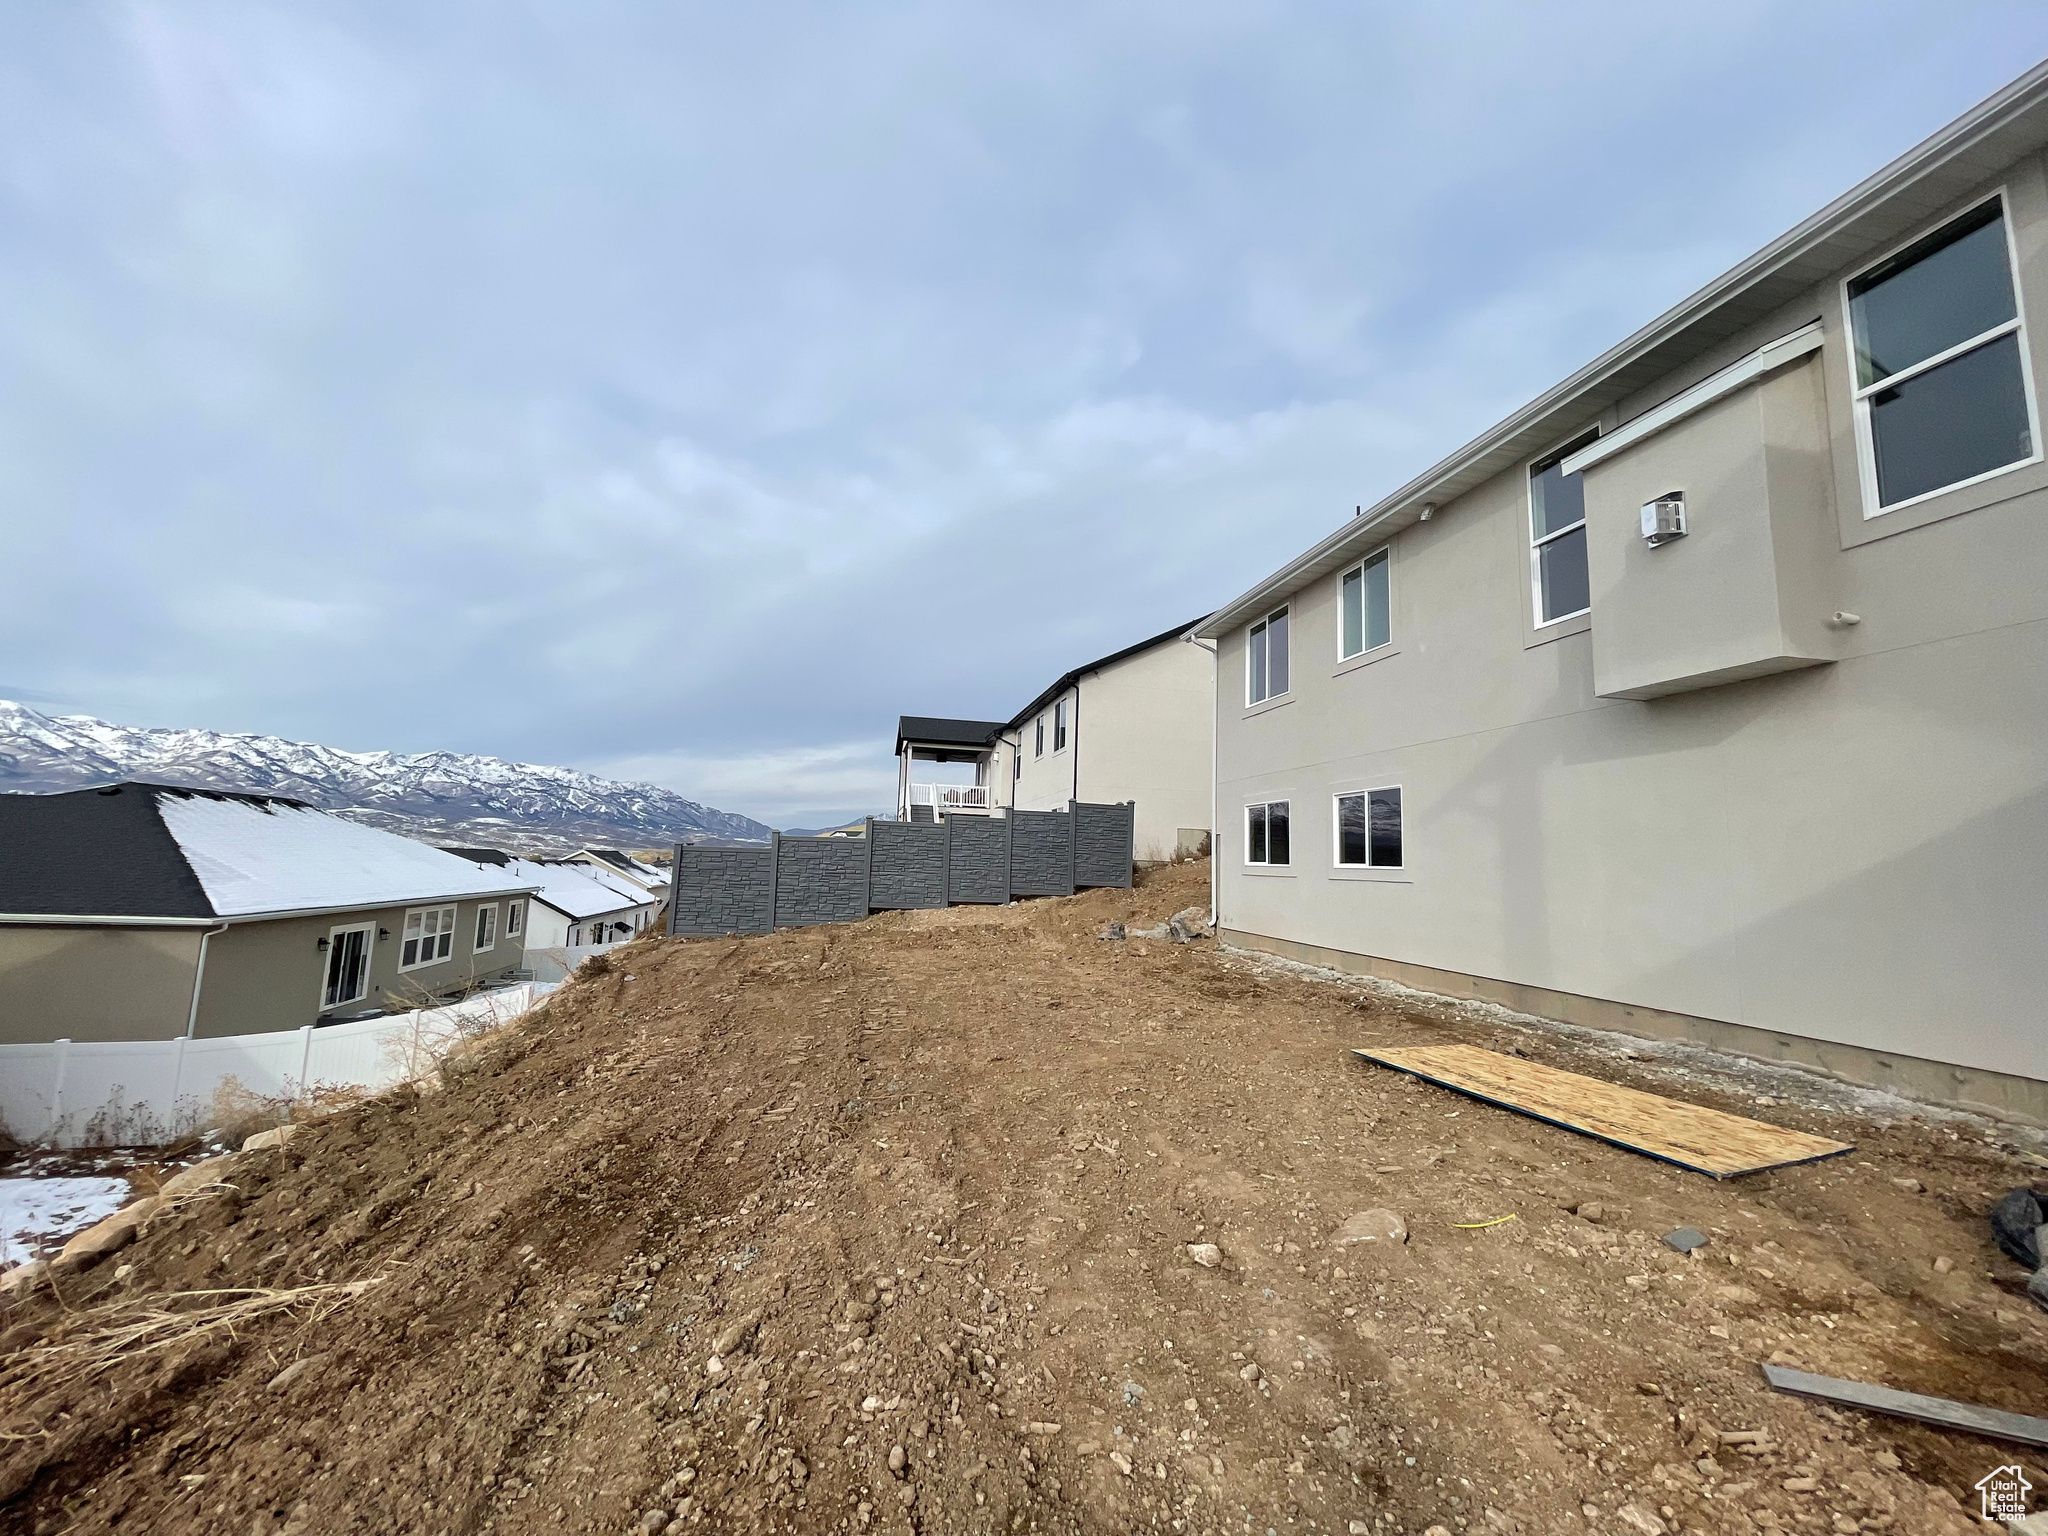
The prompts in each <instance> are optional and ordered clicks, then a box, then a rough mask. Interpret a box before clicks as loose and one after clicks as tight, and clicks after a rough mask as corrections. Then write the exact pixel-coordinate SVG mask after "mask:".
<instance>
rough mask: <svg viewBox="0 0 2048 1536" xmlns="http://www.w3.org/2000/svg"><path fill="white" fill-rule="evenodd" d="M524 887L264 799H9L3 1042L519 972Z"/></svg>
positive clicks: (367, 1005)
mask: <svg viewBox="0 0 2048 1536" xmlns="http://www.w3.org/2000/svg"><path fill="white" fill-rule="evenodd" d="M531 889H532V883H531V882H526V881H521V880H518V879H513V878H508V877H507V876H506V875H505V874H504V873H503V872H502V871H497V870H492V871H481V870H479V869H477V868H476V867H475V866H474V865H471V864H465V863H464V862H463V861H462V860H460V859H455V858H450V857H449V856H448V855H447V854H445V853H442V852H441V851H440V850H439V849H436V848H429V847H427V846H426V845H425V844H423V843H416V842H413V841H412V840H411V839H409V838H404V837H399V836H397V835H396V834H394V833H390V832H379V831H376V830H374V829H372V828H369V827H362V826H357V825H356V824H355V823H354V822H350V821H344V820H342V819H341V818H340V817H338V816H334V815H330V814H329V813H327V812H326V811H319V810H314V809H313V808H311V807H310V806H307V805H303V804H301V803H300V802H299V801H296V800H288V799H284V798H281V797H279V796H275V795H239V794H223V793H219V792H216V791H211V790H196V789H178V788H172V787H169V786H165V785H160V784H143V783H125V784H110V785H106V786H104V787H102V788H98V789H81V790H72V791H69V792H67V793H64V794H50V795H0V1041H9V1042H16V1041H33V1040H54V1039H62V1038H69V1039H73V1040H134V1039H151V1038H156V1039H161V1038H165V1037H168V1036H175V1035H237V1034H249V1033H258V1032H262V1031H267V1030H277V1029H291V1028H295V1027H297V1026H299V1025H301V1024H315V1023H334V1022H337V1021H339V1020H342V1019H349V1018H360V1017H364V1016H367V1015H374V1014H377V1013H380V1012H385V1011H388V1010H393V1009H403V1008H412V1007H418V1006H421V1005H422V1004H424V1003H427V1002H429V1001H433V1000H438V999H441V998H446V997H452V996H459V995H460V994H462V993H464V992H466V991H469V990H472V989H474V988H475V987H477V986H479V985H484V984H489V983H492V982H506V981H510V980H512V979H514V978H515V977H516V976H518V974H519V973H520V972H522V971H523V970H524V968H525V956H524V946H523V945H522V943H521V941H520V937H519V929H520V926H521V921H520V919H521V917H522V915H523V912H524V908H525V904H526V900H527V894H528V892H529V891H530V890H531Z"/></svg>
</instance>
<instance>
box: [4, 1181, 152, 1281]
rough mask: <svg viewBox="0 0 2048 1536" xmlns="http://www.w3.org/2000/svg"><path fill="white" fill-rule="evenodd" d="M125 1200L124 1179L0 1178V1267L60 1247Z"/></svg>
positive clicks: (126, 1188) (122, 1204)
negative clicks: (67, 1239)
mask: <svg viewBox="0 0 2048 1536" xmlns="http://www.w3.org/2000/svg"><path fill="white" fill-rule="evenodd" d="M127 1203H128V1181H127V1180H126V1179H106V1178H58V1179H19V1178H9V1179H0V1267H4V1266H6V1265H9V1264H22V1263H26V1262H27V1261H28V1260H30V1259H32V1258H34V1257H36V1255H37V1254H39V1253H45V1252H48V1251H49V1250H51V1249H54V1248H56V1247H58V1246H60V1245H61V1244H62V1243H63V1241H64V1240H65V1239H66V1238H69V1237H71V1236H72V1235H74V1234H75V1233H79V1232H83V1231H84V1230H85V1229H86V1228H87V1227H89V1226H91V1225H92V1224H93V1223H94V1222H96V1221H98V1220H99V1219H100V1218H101V1217H104V1216H111V1215H113V1214H114V1212H116V1211H118V1210H119V1209H121V1207H122V1206H124V1205H126V1204H127Z"/></svg>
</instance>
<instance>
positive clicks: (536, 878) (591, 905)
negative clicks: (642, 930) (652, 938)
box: [505, 858, 648, 921]
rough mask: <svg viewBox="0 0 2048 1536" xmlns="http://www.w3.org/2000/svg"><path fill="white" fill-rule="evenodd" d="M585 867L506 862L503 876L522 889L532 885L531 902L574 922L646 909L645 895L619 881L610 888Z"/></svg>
mask: <svg viewBox="0 0 2048 1536" xmlns="http://www.w3.org/2000/svg"><path fill="white" fill-rule="evenodd" d="M596 873H597V872H596V871H595V870H593V869H592V868H591V867H590V866H589V865H588V864H553V863H549V864H540V863H535V862H533V861H531V860H528V859H516V858H515V859H507V860H506V861H505V875H506V877H507V878H509V879H513V880H517V881H518V882H520V884H522V885H536V886H539V887H540V889H539V890H537V891H536V892H534V899H535V900H537V901H544V902H546V903H547V904H548V905H549V906H551V907H553V908H554V909H555V910H556V911H557V912H559V913H561V914H562V915H563V916H564V917H573V918H575V919H577V920H578V921H581V920H582V919H584V918H586V917H602V916H604V915H605V914H606V913H608V912H626V911H630V910H631V909H633V908H634V907H644V906H646V905H647V901H648V898H647V893H646V892H645V891H643V890H640V889H639V888H638V887H636V886H629V885H627V882H626V881H625V880H624V879H623V878H622V879H620V880H619V882H618V884H617V885H611V884H608V883H606V882H605V881H603V880H600V879H597V878H595V876H596Z"/></svg>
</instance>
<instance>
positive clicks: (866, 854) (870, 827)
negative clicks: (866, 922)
mask: <svg viewBox="0 0 2048 1536" xmlns="http://www.w3.org/2000/svg"><path fill="white" fill-rule="evenodd" d="M864 826H865V829H866V830H865V835H863V836H862V838H861V867H860V910H861V915H862V916H866V915H867V914H868V913H870V912H872V911H874V910H875V818H874V817H872V816H870V817H868V818H867V821H866V822H865V823H864Z"/></svg>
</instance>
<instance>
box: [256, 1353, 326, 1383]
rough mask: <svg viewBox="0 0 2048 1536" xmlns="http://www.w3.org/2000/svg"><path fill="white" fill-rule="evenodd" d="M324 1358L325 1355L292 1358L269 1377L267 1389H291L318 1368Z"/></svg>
mask: <svg viewBox="0 0 2048 1536" xmlns="http://www.w3.org/2000/svg"><path fill="white" fill-rule="evenodd" d="M326 1358H327V1357H326V1356H325V1355H304V1356H301V1357H300V1358H299V1359H297V1360H294V1361H293V1362H292V1363H291V1364H290V1365H288V1366H286V1367H285V1368H284V1369H283V1370H281V1371H279V1372H278V1373H277V1374H276V1375H275V1376H273V1377H271V1378H270V1384H269V1388H268V1390H270V1391H272V1392H289V1391H291V1389H292V1388H293V1387H294V1386H296V1385H298V1383H300V1382H301V1381H304V1380H305V1379H306V1378H307V1377H308V1376H310V1375H311V1374H312V1373H313V1372H314V1371H316V1370H318V1369H319V1368H320V1365H321V1363H322V1362H323V1361H324V1360H326Z"/></svg>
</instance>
